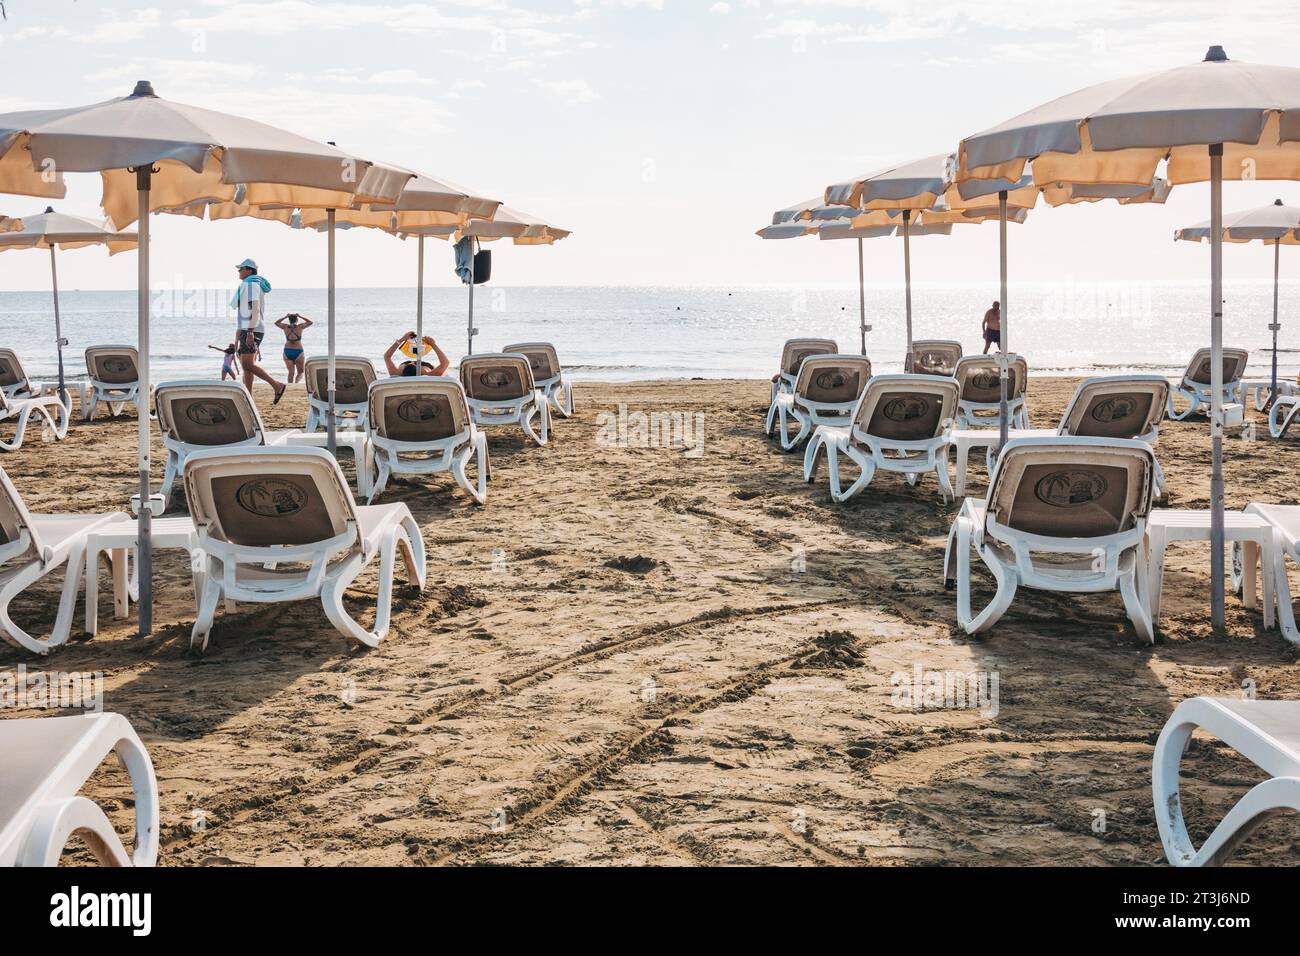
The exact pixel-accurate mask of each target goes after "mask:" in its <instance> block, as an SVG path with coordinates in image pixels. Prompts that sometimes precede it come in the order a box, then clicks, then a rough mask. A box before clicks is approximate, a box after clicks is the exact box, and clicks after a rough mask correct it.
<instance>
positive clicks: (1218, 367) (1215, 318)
mask: <svg viewBox="0 0 1300 956" xmlns="http://www.w3.org/2000/svg"><path fill="white" fill-rule="evenodd" d="M1223 603H1224V602H1223V144H1222V143H1218V144H1215V145H1212V146H1211V147H1210V623H1211V626H1212V627H1213V628H1214V630H1215V631H1216V632H1218V633H1222V632H1223V629H1224V606H1223Z"/></svg>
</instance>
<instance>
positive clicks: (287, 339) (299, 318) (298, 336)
mask: <svg viewBox="0 0 1300 956" xmlns="http://www.w3.org/2000/svg"><path fill="white" fill-rule="evenodd" d="M311 325H312V321H311V319H309V318H307V317H306V316H303V315H299V314H298V313H297V312H290V313H289V314H288V315H286V316H285V317H284V318H283V319H280V321H278V322H276V323H275V326H276V328H278V329H279V330H280V331H281V332H283V333H284V364H285V367H286V368H288V369H289V384H290V385H292V384H293V383H294V382H296V381H301V379H302V376H303V367H304V366H305V365H306V363H307V359H306V357H305V356H304V355H303V348H302V334H303V332H305V331H307V329H308V328H310V327H311Z"/></svg>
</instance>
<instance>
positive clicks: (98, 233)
mask: <svg viewBox="0 0 1300 956" xmlns="http://www.w3.org/2000/svg"><path fill="white" fill-rule="evenodd" d="M17 222H18V223H19V228H18V229H17V230H14V231H12V232H5V233H0V252H3V251H5V250H7V249H54V248H56V247H57V248H59V249H78V248H81V247H82V246H96V245H97V246H104V247H105V248H107V249H108V254H109V255H110V256H112V255H116V254H117V253H119V252H124V251H126V250H128V249H134V248H135V247H136V245H137V243H138V242H139V237H138V236H136V234H135V233H134V232H119V231H118V230H117V229H114V228H113V225H112V223H107V222H95V221H94V220H93V219H83V218H82V217H80V216H69V215H68V214H66V213H61V212H55V211H54V209H53V208H52V207H48V206H47V207H46V209H45V212H43V213H41V214H40V215H37V216H23V218H22V219H21V220H17Z"/></svg>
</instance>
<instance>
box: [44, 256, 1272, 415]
mask: <svg viewBox="0 0 1300 956" xmlns="http://www.w3.org/2000/svg"><path fill="white" fill-rule="evenodd" d="M1281 258H1282V240H1281V239H1278V240H1276V241H1275V242H1274V243H1273V324H1272V325H1270V326H1269V329H1271V330H1272V332H1273V382H1272V387H1271V388H1270V389H1269V392H1268V403H1269V404H1270V405H1272V404H1273V403H1274V402H1275V401H1277V333H1278V330H1279V329H1280V328H1281V326H1280V325H1278V322H1277V281H1278V272H1279V271H1280V269H1281ZM58 315H59V311H58V309H57V308H56V309H55V310H54V316H55V318H56V319H57V318H58Z"/></svg>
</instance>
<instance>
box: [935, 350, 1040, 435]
mask: <svg viewBox="0 0 1300 956" xmlns="http://www.w3.org/2000/svg"><path fill="white" fill-rule="evenodd" d="M1007 366H1008V369H1007V371H1008V379H1007V415H1008V418H1009V424H1010V427H1011V428H1028V427H1029V408H1028V406H1027V405H1026V404H1025V390H1026V389H1027V388H1028V386H1029V364H1028V363H1027V362H1026V361H1025V359H1024V357H1023V356H1020V355H1015V354H1012V355H1008V356H1007ZM953 376H954V377H955V378H956V379H957V384H958V385H959V386H960V387H961V399H960V401H959V402H958V404H957V427H958V428H997V427H998V415H999V414H1000V411H1001V390H1002V386H1001V383H1000V379H999V373H998V357H997V356H996V355H966V356H963V357H962V358H961V360H960V361H958V362H957V368H956V370H955V371H954V372H953Z"/></svg>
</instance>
